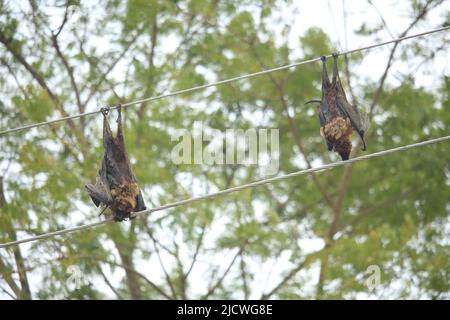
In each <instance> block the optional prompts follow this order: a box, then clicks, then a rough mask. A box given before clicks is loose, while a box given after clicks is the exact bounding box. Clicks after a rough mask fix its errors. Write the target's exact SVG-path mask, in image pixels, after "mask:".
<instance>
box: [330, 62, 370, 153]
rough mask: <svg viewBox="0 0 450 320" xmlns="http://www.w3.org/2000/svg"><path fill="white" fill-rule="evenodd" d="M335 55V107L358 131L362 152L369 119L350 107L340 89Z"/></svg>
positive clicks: (341, 88) (361, 112)
mask: <svg viewBox="0 0 450 320" xmlns="http://www.w3.org/2000/svg"><path fill="white" fill-rule="evenodd" d="M337 57H338V56H337V54H333V59H334V63H333V83H335V84H336V91H337V95H336V105H337V107H338V108H339V109H340V111H341V112H342V113H343V114H345V115H346V116H347V117H348V118H349V119H350V121H351V123H352V126H353V128H355V129H356V131H358V134H359V136H360V137H361V140H362V142H363V144H364V147H363V150H366V142H365V141H364V134H365V133H366V131H367V130H368V129H369V118H368V117H367V114H366V113H365V112H363V111H360V110H358V109H357V108H356V106H354V105H351V104H350V103H349V102H348V100H347V96H346V95H345V91H344V88H343V87H342V83H341V79H340V77H339V71H338V67H337Z"/></svg>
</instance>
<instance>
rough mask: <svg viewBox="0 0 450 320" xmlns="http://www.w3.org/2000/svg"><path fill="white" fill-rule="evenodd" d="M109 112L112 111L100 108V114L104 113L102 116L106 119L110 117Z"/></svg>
mask: <svg viewBox="0 0 450 320" xmlns="http://www.w3.org/2000/svg"><path fill="white" fill-rule="evenodd" d="M109 110H110V108H109V107H102V108H100V112H101V113H102V115H103V116H104V117H106V116H107V115H108V113H109Z"/></svg>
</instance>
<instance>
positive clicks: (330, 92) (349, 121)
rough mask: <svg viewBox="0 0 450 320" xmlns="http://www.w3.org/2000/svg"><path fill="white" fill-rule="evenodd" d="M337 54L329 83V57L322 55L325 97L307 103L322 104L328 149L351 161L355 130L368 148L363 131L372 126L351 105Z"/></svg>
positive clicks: (322, 119)
mask: <svg viewBox="0 0 450 320" xmlns="http://www.w3.org/2000/svg"><path fill="white" fill-rule="evenodd" d="M337 58H338V55H337V54H336V53H335V54H333V60H334V61H333V76H332V80H331V82H330V79H329V77H328V72H327V65H326V57H325V56H322V58H321V59H322V65H323V67H322V99H321V100H311V101H308V102H306V103H311V102H315V103H319V104H320V105H319V108H318V113H319V122H320V135H321V136H322V137H324V138H325V141H326V143H327V147H328V150H329V151H332V150H334V151H335V152H337V153H338V154H339V155H340V156H341V158H342V160H348V159H349V156H350V152H351V150H352V141H351V136H352V133H353V130H356V132H357V133H358V135H359V136H360V137H361V140H362V142H363V149H362V150H366V149H367V148H366V142H365V141H364V134H365V133H366V131H367V130H368V128H369V121H368V117H367V115H366V114H365V113H364V112H363V111H360V110H358V109H357V108H356V106H354V105H351V104H350V103H349V102H348V100H347V97H346V95H345V92H344V89H343V87H342V84H341V79H340V78H339V72H338V67H337Z"/></svg>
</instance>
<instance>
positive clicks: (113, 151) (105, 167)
mask: <svg viewBox="0 0 450 320" xmlns="http://www.w3.org/2000/svg"><path fill="white" fill-rule="evenodd" d="M102 113H103V144H104V148H105V153H104V156H103V160H102V164H101V169H100V171H99V176H98V177H97V179H96V182H95V185H94V184H87V185H86V189H87V191H88V193H89V196H90V197H91V198H92V201H93V202H94V204H95V205H96V206H97V207H98V206H103V207H105V209H106V208H110V209H111V211H112V214H113V218H114V220H115V221H123V220H125V219H127V218H130V214H131V212H137V211H141V210H145V209H146V207H145V203H144V199H143V198H142V194H141V191H140V189H139V186H138V183H137V180H136V177H135V176H134V174H133V171H132V170H131V167H130V163H129V160H128V155H127V151H126V148H125V141H124V137H123V133H122V112H121V106H120V105H119V107H118V114H119V115H118V118H117V136H116V137H113V134H112V132H111V128H110V126H109V122H108V119H107V112H102Z"/></svg>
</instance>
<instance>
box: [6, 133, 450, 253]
mask: <svg viewBox="0 0 450 320" xmlns="http://www.w3.org/2000/svg"><path fill="white" fill-rule="evenodd" d="M447 140H450V135H448V136H443V137H440V138H435V139H430V140H426V141H422V142H417V143H413V144H409V145H404V146H400V147H396V148H392V149H388V150H383V151H379V152H375V153H371V154H367V155H364V156H360V157H356V158H353V159H349V160H346V161H341V162H333V163H328V164H325V165H322V166H318V167H315V168H310V169H306V170H300V171H295V172H292V173H289V174H284V175H279V176H276V177H272V178H268V179H262V180H258V181H255V182H252V183H248V184H243V185H240V186H236V187H232V188H228V189H224V190H221V191H218V192H214V193H210V194H206V195H202V196H198V197H192V198H189V199H185V200H181V201H176V202H172V203H168V204H165V205H162V206H159V207H155V208H150V209H147V210H143V211H139V212H135V213H133V214H132V215H131V218H134V217H139V216H144V215H149V214H150V213H152V212H156V211H161V210H166V209H170V208H175V207H179V206H183V205H187V204H190V203H193V202H197V201H201V200H206V199H211V198H215V197H218V196H222V195H225V194H229V193H233V192H237V191H241V190H245V189H249V188H254V187H258V186H262V185H265V184H268V183H273V182H277V181H281V180H285V179H288V178H292V177H297V176H301V175H305V174H307V173H312V172H322V171H326V170H330V169H332V168H336V167H340V166H345V165H348V164H351V163H355V162H359V161H363V160H368V159H372V158H377V157H381V156H385V155H388V154H392V153H396V152H400V151H405V150H409V149H412V148H417V147H422V146H427V145H430V144H434V143H439V142H444V141H447ZM112 221H113V220H112V218H109V219H106V220H102V221H98V222H94V223H89V224H85V225H81V226H76V227H72V228H67V229H62V230H57V231H54V232H48V233H45V234H41V235H37V236H33V237H29V238H25V239H21V240H16V241H11V242H6V243H2V244H0V248H7V247H10V246H14V245H18V244H21V243H26V242H32V241H37V240H43V239H48V238H51V237H55V236H59V235H63V234H67V233H72V232H75V231H80V230H85V229H90V228H93V227H96V226H99V225H102V224H106V223H110V222H112Z"/></svg>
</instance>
